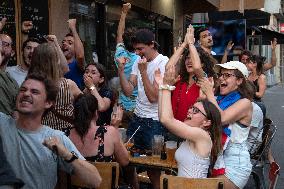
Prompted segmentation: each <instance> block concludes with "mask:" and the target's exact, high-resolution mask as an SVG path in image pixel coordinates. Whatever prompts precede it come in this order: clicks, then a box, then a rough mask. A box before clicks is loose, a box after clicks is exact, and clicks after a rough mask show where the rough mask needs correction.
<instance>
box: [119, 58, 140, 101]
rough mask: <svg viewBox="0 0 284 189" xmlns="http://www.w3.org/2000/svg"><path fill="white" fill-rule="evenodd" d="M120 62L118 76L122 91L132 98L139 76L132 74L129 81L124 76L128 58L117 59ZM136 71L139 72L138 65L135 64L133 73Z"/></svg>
mask: <svg viewBox="0 0 284 189" xmlns="http://www.w3.org/2000/svg"><path fill="white" fill-rule="evenodd" d="M116 60H117V62H118V76H119V81H120V85H121V89H122V91H123V93H124V94H125V96H131V95H132V92H133V90H134V88H135V87H136V86H137V75H134V74H131V75H130V77H129V80H127V78H126V76H125V74H124V66H125V64H127V61H128V60H127V58H125V57H120V58H117V59H116ZM133 69H135V70H136V71H137V69H138V67H137V63H135V64H133V66H132V71H133Z"/></svg>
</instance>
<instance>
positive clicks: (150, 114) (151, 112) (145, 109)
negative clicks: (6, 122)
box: [131, 54, 169, 120]
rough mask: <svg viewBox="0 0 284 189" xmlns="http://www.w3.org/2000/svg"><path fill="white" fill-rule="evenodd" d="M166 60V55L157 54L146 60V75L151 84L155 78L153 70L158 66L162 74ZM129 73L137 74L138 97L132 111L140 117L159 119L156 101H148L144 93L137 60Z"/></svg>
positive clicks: (167, 59)
mask: <svg viewBox="0 0 284 189" xmlns="http://www.w3.org/2000/svg"><path fill="white" fill-rule="evenodd" d="M168 61H169V58H168V57H166V56H163V55H162V54H159V55H158V56H157V57H156V58H155V59H154V60H152V61H151V62H148V66H147V75H148V78H149V80H150V82H151V83H152V84H153V82H154V80H155V70H157V69H158V68H159V69H160V71H161V74H162V76H163V75H164V73H165V66H166V64H167V62H168ZM131 74H133V75H136V76H137V86H138V97H137V99H136V108H135V111H134V113H135V114H136V115H137V116H138V117H141V118H152V119H153V120H159V117H158V103H157V102H156V103H151V102H149V100H148V98H147V96H146V94H145V90H144V85H143V81H142V77H141V74H140V71H139V69H138V62H136V63H135V64H133V67H132V72H131Z"/></svg>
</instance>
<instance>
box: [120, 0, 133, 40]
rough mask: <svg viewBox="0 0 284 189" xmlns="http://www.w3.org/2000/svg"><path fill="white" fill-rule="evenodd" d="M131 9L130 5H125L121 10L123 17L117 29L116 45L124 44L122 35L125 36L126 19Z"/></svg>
mask: <svg viewBox="0 0 284 189" xmlns="http://www.w3.org/2000/svg"><path fill="white" fill-rule="evenodd" d="M130 9H131V4H130V3H125V4H123V6H122V10H121V15H120V20H119V23H118V28H117V36H116V43H122V42H123V39H122V35H123V33H124V29H125V19H126V15H127V13H128V11H129V10H130Z"/></svg>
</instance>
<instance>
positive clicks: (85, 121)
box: [74, 93, 98, 139]
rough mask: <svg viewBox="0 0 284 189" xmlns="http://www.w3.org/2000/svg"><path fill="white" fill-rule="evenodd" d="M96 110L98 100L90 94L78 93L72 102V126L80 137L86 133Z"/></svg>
mask: <svg viewBox="0 0 284 189" xmlns="http://www.w3.org/2000/svg"><path fill="white" fill-rule="evenodd" d="M97 110H98V100H97V98H96V97H95V96H93V95H92V94H89V93H86V94H80V95H79V96H78V98H76V100H75V102H74V127H75V130H76V131H77V133H78V134H79V136H80V137H81V139H83V137H84V136H85V135H86V134H87V133H88V130H89V128H90V123H91V120H92V119H93V117H94V116H95V113H96V111H97Z"/></svg>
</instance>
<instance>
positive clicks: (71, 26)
mask: <svg viewBox="0 0 284 189" xmlns="http://www.w3.org/2000/svg"><path fill="white" fill-rule="evenodd" d="M67 23H68V27H69V29H70V30H71V31H73V30H74V29H75V30H76V19H69V20H68V21H67Z"/></svg>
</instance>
